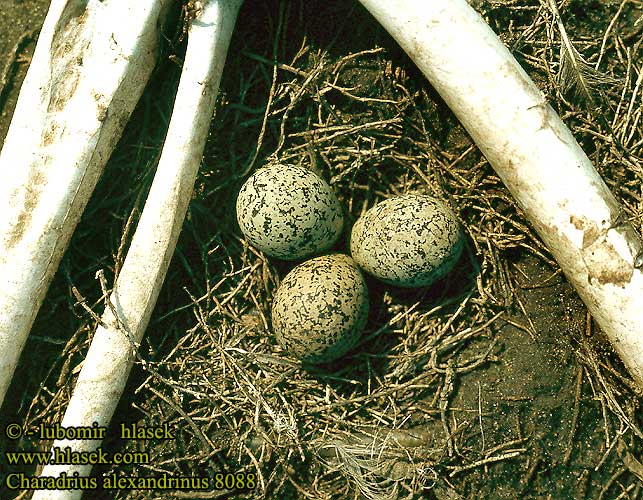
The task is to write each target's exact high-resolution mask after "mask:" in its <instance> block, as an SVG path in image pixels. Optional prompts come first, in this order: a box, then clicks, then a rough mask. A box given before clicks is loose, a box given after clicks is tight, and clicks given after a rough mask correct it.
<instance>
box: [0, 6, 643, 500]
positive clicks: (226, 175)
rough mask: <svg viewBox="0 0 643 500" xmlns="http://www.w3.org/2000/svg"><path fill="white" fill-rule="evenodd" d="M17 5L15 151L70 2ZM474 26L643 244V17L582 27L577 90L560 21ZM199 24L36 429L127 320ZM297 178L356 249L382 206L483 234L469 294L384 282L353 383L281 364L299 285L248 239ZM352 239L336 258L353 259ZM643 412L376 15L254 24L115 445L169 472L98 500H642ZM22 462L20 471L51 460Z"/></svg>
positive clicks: (281, 14) (347, 10)
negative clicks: (265, 172)
mask: <svg viewBox="0 0 643 500" xmlns="http://www.w3.org/2000/svg"><path fill="white" fill-rule="evenodd" d="M4 4H8V5H7V9H6V10H5V11H6V12H10V13H11V15H12V16H14V17H15V18H16V19H15V20H14V21H13V25H14V31H11V32H10V31H7V33H9V34H10V35H9V37H8V38H7V39H6V40H5V39H4V38H3V39H2V43H3V45H2V48H3V49H4V51H3V52H4V54H3V57H5V55H6V57H5V58H6V61H7V65H6V68H5V70H4V71H3V73H2V74H0V76H2V78H3V81H1V82H0V83H2V84H3V86H4V87H3V90H2V93H0V106H3V108H2V111H3V112H4V115H3V116H2V120H1V123H0V124H1V125H2V126H1V127H0V133H1V134H2V135H0V137H4V134H5V133H6V128H7V125H8V122H9V117H10V114H11V111H12V106H13V104H15V97H16V95H17V91H18V88H19V84H20V78H21V75H23V74H24V67H26V61H27V60H28V55H29V50H32V49H33V42H31V41H30V39H28V38H25V37H24V36H23V35H24V33H25V32H27V27H31V28H32V29H37V28H38V26H39V23H41V22H42V13H43V12H44V10H43V8H42V7H43V4H44V5H45V6H46V4H47V2H46V1H45V2H33V1H28V0H27V1H24V2H22V1H20V2H19V1H18V0H11V1H7V0H2V1H0V6H2V5H4ZM9 4H10V5H9ZM472 4H473V5H474V7H475V8H476V9H477V10H478V11H479V12H481V13H482V14H483V15H484V17H485V19H486V20H487V21H488V22H489V24H490V25H491V27H492V28H493V29H494V30H495V31H496V33H498V34H499V36H500V37H501V38H502V40H503V41H504V42H505V43H506V44H507V46H508V47H509V48H510V49H511V51H512V52H513V54H514V55H515V57H516V58H517V59H518V60H519V62H520V63H521V64H522V65H523V67H524V68H525V69H526V70H527V72H528V73H529V75H530V76H531V77H532V79H533V80H534V81H535V82H536V84H537V85H538V86H539V87H540V88H541V89H542V90H543V91H544V92H545V93H546V94H547V96H548V99H549V100H550V102H551V103H552V105H553V106H554V108H555V109H556V110H557V111H558V113H559V114H560V115H561V117H562V118H563V120H564V121H565V122H566V123H567V124H568V126H569V127H570V128H571V130H572V132H573V134H574V136H575V137H576V138H577V140H578V141H579V143H580V144H581V146H582V147H583V149H584V150H585V152H586V153H587V154H588V155H589V156H590V158H591V160H592V161H593V163H594V165H596V167H597V168H598V170H599V171H600V173H601V175H602V176H603V178H604V179H605V181H606V182H607V184H608V185H609V186H610V188H611V189H612V190H613V192H614V194H615V195H616V197H617V198H618V199H619V200H620V201H621V202H622V203H623V205H624V207H625V210H626V213H627V216H628V217H629V220H630V221H631V222H632V224H633V225H634V227H636V228H637V229H639V230H640V229H641V213H642V210H643V206H642V205H641V196H642V192H641V181H642V179H643V169H642V160H641V157H642V155H643V130H642V125H641V114H642V111H641V109H642V108H641V100H642V97H641V83H642V82H643V68H642V67H641V66H642V60H643V59H642V57H641V56H642V48H641V44H642V40H643V17H642V16H643V3H642V2H641V1H639V0H622V1H601V2H599V1H592V0H570V1H563V2H562V3H561V2H559V3H558V8H559V9H560V18H561V20H562V21H563V25H564V29H565V30H566V33H567V36H568V37H569V38H570V39H571V40H572V42H573V43H574V47H575V49H576V50H577V51H578V53H577V56H578V58H579V59H578V60H579V61H580V62H581V63H583V64H581V66H579V68H581V69H582V71H584V72H585V73H583V74H582V75H579V74H576V75H574V72H573V71H572V72H571V73H570V72H569V71H566V72H561V39H562V37H561V27H560V26H559V25H558V24H557V23H556V18H555V16H554V13H553V12H552V9H551V5H550V4H549V3H548V2H539V1H538V0H503V1H493V0H476V1H475V2H472ZM178 7H179V6H177V9H176V10H177V12H176V21H177V24H176V27H172V29H170V30H168V31H167V32H166V33H165V47H164V52H163V54H162V58H161V61H160V63H159V66H158V68H157V70H156V71H155V74H154V75H153V78H152V80H151V82H150V85H149V88H148V89H147V91H146V93H145V94H144V97H143V98H142V100H141V102H140V104H139V106H138V108H137V109H136V111H135V113H134V115H133V117H132V120H131V123H130V124H129V125H128V128H127V130H126V133H125V135H124V136H123V139H122V140H121V142H120V144H119V146H118V149H117V151H116V152H115V153H114V155H113V157H112V159H111V160H110V163H109V164H108V166H107V169H106V171H105V174H104V176H103V179H102V180H101V182H100V184H99V186H98V187H97V189H96V191H95V193H94V196H93V198H92V200H91V201H90V204H89V206H88V208H87V210H86V212H85V214H84V216H83V219H82V221H81V223H80V225H79V226H78V229H77V231H76V233H75V235H74V238H73V240H72V243H71V245H70V247H69V250H68V251H67V253H66V255H65V257H64V259H63V263H62V265H61V267H60V269H59V272H58V274H57V276H56V279H55V282H54V284H53V285H52V287H51V289H50V291H49V293H48V295H47V298H46V300H45V303H44V305H43V307H42V309H41V311H40V314H39V316H38V319H37V321H36V324H35V326H34V329H33V331H32V334H31V336H30V339H29V342H28V345H27V347H26V349H25V354H24V355H23V357H22V360H21V365H20V367H19V370H18V373H17V375H16V377H15V378H14V383H13V384H12V386H11V389H10V393H9V396H8V398H7V399H8V401H9V402H8V403H6V404H5V405H4V407H3V409H2V414H1V417H0V418H2V420H6V421H18V422H20V423H21V424H22V425H24V426H25V427H26V428H36V427H37V426H39V425H40V424H54V423H56V422H59V421H60V419H61V416H62V414H63V413H64V409H65V406H66V402H67V401H68V399H69V396H70V394H71V390H72V388H73V384H74V380H75V377H76V376H77V374H78V372H79V370H80V367H81V363H82V360H83V358H84V355H85V353H86V351H87V349H88V346H89V343H90V341H91V337H92V333H93V331H94V329H95V327H96V324H97V319H98V317H99V316H100V314H101V312H102V310H103V301H102V298H101V297H102V295H103V291H102V288H101V282H102V287H103V288H107V289H109V288H110V286H111V284H112V283H113V281H114V278H115V276H117V275H118V273H119V270H120V266H121V265H122V262H123V258H124V255H125V254H126V251H127V246H128V242H129V240H130V238H131V236H132V233H133V230H134V228H135V227H136V221H137V219H138V216H139V215H140V210H141V209H142V205H143V203H144V200H145V195H146V193H147V190H148V189H149V186H150V183H151V180H152V177H153V174H154V168H155V166H156V162H157V160H158V155H159V152H160V147H161V145H162V141H163V136H164V133H165V129H166V127H167V123H168V120H169V115H170V113H171V107H172V99H173V95H174V92H175V89H176V84H177V81H178V75H179V71H180V64H181V58H182V54H183V51H184V49H185V41H184V40H182V38H183V37H182V34H181V33H182V30H181V28H180V27H179V25H180V23H181V14H180V13H179V12H178V11H179V8H178ZM30 9H31V10H30ZM21 16H22V17H21ZM18 21H19V22H18ZM4 22H5V21H3V23H4ZM10 22H11V21H10ZM21 27H22V28H21ZM3 29H4V28H3ZM11 37H13V38H11ZM18 42H19V43H18ZM581 58H584V61H583V60H582V59H581ZM563 59H564V57H563ZM563 62H564V61H563ZM585 63H586V64H585ZM3 64H4V61H1V60H0V69H1V68H2V65H3ZM563 66H564V64H563ZM579 71H580V70H579ZM561 74H562V77H561ZM579 77H580V79H581V83H582V82H588V85H587V86H586V87H584V86H583V85H579V84H578V78H579ZM579 88H580V89H579ZM277 159H278V160H280V161H283V162H288V163H292V164H296V165H301V166H305V167H307V168H311V169H313V170H314V171H315V172H317V173H318V174H320V175H321V176H322V177H323V178H325V179H326V180H327V181H329V183H330V185H331V186H332V187H333V189H334V190H335V192H336V193H337V195H338V198H339V199H340V201H341V203H342V205H343V207H344V209H345V211H346V218H347V221H348V224H347V226H348V230H349V228H350V226H351V225H352V223H353V222H354V221H355V220H356V219H357V217H358V216H359V215H360V214H361V213H363V212H364V211H365V210H366V209H367V208H369V207H371V206H373V205H374V204H375V203H376V202H378V201H380V200H383V199H385V198H387V197H390V196H391V195H396V194H402V193H409V192H417V193H426V194H430V195H433V196H435V197H438V198H440V199H443V200H445V201H446V203H447V204H448V205H449V206H450V207H451V208H452V209H453V211H454V212H455V213H456V214H457V216H458V218H459V220H460V222H461V223H462V226H463V228H464V230H465V233H466V248H465V251H464V253H463V256H462V258H461V259H460V261H459V264H458V265H457V266H456V269H455V271H454V272H453V273H452V274H451V275H450V276H449V277H447V278H445V279H443V280H441V281H440V282H439V283H437V284H435V285H434V286H431V287H430V288H424V289H414V290H402V289H396V288H394V287H389V286H386V285H382V284H379V283H377V282H375V281H369V292H370V305H371V311H370V314H369V319H368V323H367V327H366V331H365V333H364V335H363V337H362V339H361V341H360V343H359V344H358V345H357V346H356V347H355V348H354V349H352V350H351V351H350V352H349V353H348V355H346V356H344V357H343V358H342V359H340V360H338V361H336V362H334V363H330V364H326V365H321V366H317V367H309V366H302V365H301V363H300V362H298V361H297V360H296V359H294V358H291V357H289V356H288V354H287V353H285V352H283V351H282V350H281V349H280V348H279V346H278V344H277V343H276V341H275V339H274V337H273V335H272V334H271V323H270V307H271V301H272V297H273V294H274V292H275V290H276V288H277V286H278V285H279V283H280V280H281V279H283V277H284V276H285V274H286V273H287V272H288V270H289V269H291V268H292V267H293V266H294V265H295V264H296V263H289V262H284V261H278V260H276V259H270V258H267V257H266V256H265V255H263V254H261V253H260V252H257V251H256V250H254V249H253V248H252V247H250V246H249V245H248V244H247V242H246V241H245V240H244V239H243V237H242V235H241V233H240V231H239V228H238V226H237V223H236V220H235V213H234V205H235V198H236V194H237V193H238V191H239V188H240V187H241V185H242V184H243V181H244V180H245V179H246V178H247V176H248V175H249V174H250V173H251V172H253V171H254V170H255V169H256V168H258V167H260V166H262V165H264V164H266V163H267V162H269V161H272V160H277ZM347 234H348V233H347V231H346V230H345V234H344V237H343V238H342V239H341V240H340V242H339V243H338V244H337V245H336V246H335V247H334V250H336V251H343V252H346V251H347V238H346V236H347ZM98 271H101V272H102V273H100V274H99V277H102V279H101V280H99V279H97V278H96V276H97V272H98ZM641 397H642V394H641V393H640V389H638V388H637V387H636V386H635V384H634V383H633V382H632V380H631V378H630V377H629V375H628V374H627V372H626V371H625V369H624V368H623V366H622V365H621V363H620V362H619V360H618V358H617V357H616V356H615V354H614V353H613V352H612V350H611V348H610V346H609V345H608V344H607V343H606V341H605V340H604V339H603V338H602V336H601V332H600V330H599V329H598V327H597V326H596V325H595V323H594V322H593V320H592V318H591V316H590V315H589V314H588V312H587V310H586V309H585V307H584V306H583V304H582V302H581V301H580V299H579V298H578V297H577V295H576V294H575V292H574V291H573V290H572V289H571V287H570V286H569V285H568V284H567V282H566V280H565V277H564V276H563V275H562V274H561V272H560V269H559V268H558V266H557V265H556V263H555V262H554V261H553V260H552V258H551V256H550V254H549V252H548V251H547V249H546V248H545V246H544V245H543V243H542V242H541V241H540V239H539V238H538V237H537V235H536V234H535V233H534V231H533V230H532V228H531V227H530V226H529V224H528V223H527V222H526V220H525V218H524V216H523V215H522V213H521V211H520V209H519V208H518V207H517V206H516V205H515V203H514V201H513V199H512V198H511V196H510V194H509V193H508V192H507V190H506V189H505V188H504V186H503V184H502V182H501V181H500V180H499V178H498V177H497V176H496V175H495V173H494V172H493V170H492V169H491V167H490V166H489V164H488V163H487V162H486V160H485V158H484V157H483V156H482V154H481V153H480V152H479V150H478V149H477V147H476V146H475V145H474V144H473V142H472V141H471V139H470V138H469V136H468V135H467V133H466V132H465V130H464V129H463V128H462V126H461V125H460V124H459V123H458V122H457V120H456V119H455V118H454V117H453V115H452V114H451V112H450V111H449V109H448V107H447V106H446V105H445V104H444V103H443V102H442V101H441V99H440V97H439V95H438V94H437V93H436V91H435V90H434V89H433V88H432V87H431V86H430V85H429V84H428V83H427V81H426V80H425V78H424V77H423V76H422V75H421V74H420V73H419V71H418V70H417V69H416V68H415V67H414V65H413V63H412V62H411V61H410V60H409V59H408V58H407V57H406V56H405V55H404V53H403V52H402V51H401V49H400V48H399V47H398V46H397V45H396V44H395V43H394V42H393V41H392V39H391V38H390V37H389V36H388V35H387V34H386V33H385V32H384V31H383V30H382V29H381V28H380V27H379V26H378V24H377V23H376V22H375V21H374V20H373V19H372V18H371V17H370V16H369V15H368V13H367V12H366V11H365V10H364V9H363V8H362V7H361V6H360V5H359V4H358V3H357V2H339V1H331V2H304V1H303V0H301V1H300V0H296V1H285V0H269V1H259V0H248V1H247V2H246V3H245V4H244V5H243V6H242V9H241V12H240V15H239V19H238V23H237V27H236V31H235V34H234V36H233V40H232V45H231V49H230V52H229V54H228V60H227V62H226V67H225V72H224V77H223V81H222V84H221V93H220V96H219V99H218V102H217V106H216V116H215V118H214V120H213V122H212V126H211V131H210V136H209V139H208V145H207V147H206V152H205V155H204V158H203V163H202V166H201V170H200V174H199V177H198V179H197V184H196V188H195V193H194V196H193V200H192V203H191V205H190V209H189V214H188V217H187V220H186V222H185V225H184V228H183V232H182V235H181V239H180V241H179V246H178V248H177V251H176V253H175V255H174V258H173V261H172V266H171V268H170V271H169V273H168V276H167V278H166V280H165V285H164V288H163V290H162V292H161V296H160V298H159V301H158V303H157V307H156V309H155V312H154V315H153V317H152V320H151V323H150V326H149V328H148V330H147V333H146V335H145V339H144V341H143V343H142V345H141V348H140V350H139V355H138V357H137V361H136V365H135V367H134V369H133V371H132V375H131V377H130V382H129V384H128V387H127V390H126V392H125V395H124V396H123V398H122V400H121V403H120V406H119V408H118V410H117V413H116V415H115V417H114V423H113V426H112V428H111V429H110V437H109V438H108V439H107V440H106V442H105V444H104V447H105V449H107V450H110V451H111V452H115V451H120V452H127V451H146V452H148V453H149V454H150V457H151V458H150V461H149V463H148V464H144V465H124V466H118V467H116V466H114V467H97V468H95V469H94V474H99V475H107V474H113V473H116V474H118V475H122V476H154V475H160V474H163V473H167V474H168V475H173V476H204V477H208V478H210V480H211V481H212V482H211V484H215V480H216V474H221V473H223V474H225V473H246V477H253V478H254V480H255V483H254V487H253V488H249V489H242V490H235V489H231V488H226V487H225V485H223V486H222V489H216V490H209V491H176V490H174V491H158V490H156V491H155V490H129V489H128V490H122V491H110V492H101V491H94V492H89V493H86V495H85V497H84V498H117V499H126V498H127V499H132V500H133V499H145V500H148V499H156V498H249V499H259V498H265V499H300V498H301V499H303V498H310V499H331V498H333V499H344V498H355V499H359V498H367V499H398V498H399V499H402V498H404V499H416V498H418V499H419V498H433V499H437V500H446V499H451V500H452V499H465V498H472V499H473V498H476V499H477V498H506V499H513V498H552V499H558V498H560V499H564V498H575V499H580V498H593V499H617V498H618V499H635V498H643V463H642V462H643V460H640V459H639V457H640V456H641V449H642V448H641V444H642V443H643V441H642V438H643V434H642V433H641V430H640V429H641V427H642V425H643V422H642V420H641V408H640V403H641V401H642V399H641ZM121 422H124V423H126V424H129V423H133V422H135V423H137V424H139V425H145V426H154V425H163V424H165V423H167V424H168V425H169V426H171V427H172V428H173V429H174V430H175V439H169V440H150V441H135V440H123V439H121V438H120V437H119V435H118V429H119V426H120V423H121ZM4 439H5V438H4V436H2V438H0V448H2V449H5V448H7V449H8V448H11V449H20V450H35V449H38V450H46V449H48V445H49V444H50V443H45V442H42V441H37V440H35V439H30V438H24V439H23V440H21V441H20V442H19V443H15V442H8V441H6V440H4ZM3 440H4V441H3ZM5 465H6V464H4V463H3V468H4V466H5ZM7 467H8V469H7V470H12V469H11V467H10V466H7ZM21 470H24V468H21ZM35 472H36V469H35V467H34V468H32V469H31V470H30V473H35ZM248 474H250V475H251V476H248ZM6 495H9V496H6ZM11 495H13V494H10V493H7V492H3V493H2V494H1V495H0V496H2V498H12V496H11ZM18 497H19V498H27V497H28V493H21V494H19V496H18Z"/></svg>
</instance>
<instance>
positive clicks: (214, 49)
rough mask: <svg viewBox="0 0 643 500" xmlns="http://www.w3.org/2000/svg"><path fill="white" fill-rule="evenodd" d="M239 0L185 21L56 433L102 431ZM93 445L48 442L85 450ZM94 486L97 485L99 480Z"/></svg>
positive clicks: (63, 494) (199, 144)
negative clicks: (157, 132)
mask: <svg viewBox="0 0 643 500" xmlns="http://www.w3.org/2000/svg"><path fill="white" fill-rule="evenodd" d="M240 6H241V0H211V1H208V2H206V4H205V6H204V7H203V10H202V11H201V13H200V14H199V15H198V16H197V18H196V19H195V20H194V21H193V23H192V26H191V28H190V31H189V35H188V47H187V52H186V57H185V62H184V64H183V71H182V74H181V81H180V83H179V89H178V92H177V96H176V101H175V103H174V110H173V112H172V118H171V120H170V125H169V129H168V134H167V138H166V140H165V144H164V147H163V152H162V154H161V159H160V162H159V166H158V169H157V172H156V175H155V177H154V182H153V184H152V187H151V189H150V193H149V195H148V198H147V201H146V202H145V207H144V209H143V213H142V215H141V219H140V221H139V224H138V227H137V228H136V232H135V233H134V237H133V239H132V244H131V246H130V249H129V251H128V253H127V256H126V258H125V262H124V264H123V268H122V270H121V273H120V275H119V277H118V279H117V281H116V285H115V287H114V290H113V292H112V295H111V297H110V299H109V305H108V307H107V308H106V309H105V312H104V314H103V321H102V323H103V324H105V325H107V327H104V326H99V327H98V329H97V331H96V334H95V335H94V339H93V340H92V344H91V346H90V348H89V352H88V354H87V358H86V359H85V362H84V365H83V369H82V371H81V372H80V375H79V377H78V382H77V383H76V387H75V388H74V392H73V393H72V396H71V400H70V402H69V406H68V408H67V411H66V413H65V417H64V418H63V421H62V424H61V425H62V426H63V427H72V426H84V425H91V424H92V422H97V423H98V425H99V426H107V425H109V423H110V421H111V419H112V415H113V413H114V410H115V409H116V405H117V403H118V400H119V399H120V397H121V394H122V392H123V389H124V388H125V384H126V381H127V377H128V375H129V372H130V370H131V367H132V364H133V360H134V357H135V354H134V349H135V348H136V346H137V345H138V343H139V342H140V341H141V338H142V336H143V333H144V331H145V328H146V327H147V324H148V321H149V318H150V315H151V312H152V309H153V308H154V304H155V302H156V299H157V297H158V293H159V291H160V288H161V285H162V283H163V279H164V277H165V273H166V271H167V268H168V266H169V262H170V259H171V257H172V254H173V252H174V248H175V246H176V242H177V239H178V236H179V232H180V230H181V226H182V224H183V220H184V217H185V213H186V211H187V207H188V203H189V201H190V197H191V195H192V189H193V187H194V181H195V178H196V174H197V171H198V168H199V164H200V163H201V157H202V154H203V149H204V147H205V141H206V138H207V133H208V129H209V124H210V120H211V118H212V110H213V108H214V103H215V99H216V96H217V92H218V89H219V81H220V78H221V73H222V71H223V64H224V62H225V57H226V53H227V50H228V45H229V43H230V37H231V35H232V30H233V27H234V24H235V20H236V17H237V11H238V9H239V7H240ZM100 443H101V442H100V441H56V442H55V443H54V447H60V448H62V449H64V448H66V447H68V446H69V447H71V449H72V450H74V451H93V450H95V449H96V448H98V446H100ZM90 470H91V466H90V465H85V466H76V465H51V466H46V467H45V468H44V470H43V472H42V475H43V476H59V475H60V474H61V473H62V472H65V473H66V474H67V476H68V477H70V476H72V475H73V474H74V473H76V472H77V473H78V474H80V475H81V476H86V475H88V473H89V472H90ZM99 479H100V478H99ZM81 493H82V491H81V490H54V491H44V490H39V491H37V492H36V494H35V495H34V497H33V499H34V500H45V499H47V500H53V499H57V500H62V499H65V500H70V499H78V498H80V496H81Z"/></svg>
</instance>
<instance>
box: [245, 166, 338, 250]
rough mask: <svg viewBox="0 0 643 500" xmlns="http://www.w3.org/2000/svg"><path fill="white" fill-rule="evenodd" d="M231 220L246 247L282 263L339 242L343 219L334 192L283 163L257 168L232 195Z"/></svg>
mask: <svg viewBox="0 0 643 500" xmlns="http://www.w3.org/2000/svg"><path fill="white" fill-rule="evenodd" d="M237 221H238V222H239V227H240V228H241V231H242V232H243V234H244V235H245V236H246V237H247V238H248V240H249V241H250V243H251V244H252V245H253V246H254V247H255V248H257V249H259V250H261V251H263V252H265V253H266V254H268V255H270V256H272V257H277V258H280V259H285V260H292V259H302V258H305V257H309V256H311V255H314V254H320V253H322V252H324V251H326V250H328V249H329V248H330V247H332V246H333V245H334V244H335V242H336V241H337V240H338V239H339V236H340V235H341V232H342V228H343V224H344V215H343V211H342V207H341V205H340V203H339V200H338V199H337V196H335V193H334V192H333V190H332V189H331V187H330V186H329V185H328V183H327V182H326V181H325V180H323V179H322V178H321V177H319V176H318V175H316V174H315V173H314V172H312V171H310V170H308V169H305V168H302V167H298V166H294V165H284V164H273V165H269V166H267V167H264V168H261V169H259V170H257V171H256V172H255V173H254V174H252V175H251V176H250V177H249V178H248V180H246V182H245V183H244V184H243V187H242V188H241V191H240V192H239V196H238V197H237Z"/></svg>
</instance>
